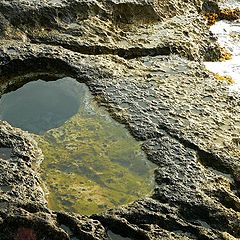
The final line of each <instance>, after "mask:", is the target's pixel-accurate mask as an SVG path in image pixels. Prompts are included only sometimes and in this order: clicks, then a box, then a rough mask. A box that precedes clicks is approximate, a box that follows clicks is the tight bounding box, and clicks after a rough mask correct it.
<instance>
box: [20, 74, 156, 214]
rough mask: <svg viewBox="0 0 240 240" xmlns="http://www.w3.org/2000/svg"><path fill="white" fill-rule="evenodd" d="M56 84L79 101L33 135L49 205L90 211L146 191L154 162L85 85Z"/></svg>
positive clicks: (128, 199) (114, 205) (122, 201)
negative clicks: (62, 117)
mask: <svg viewBox="0 0 240 240" xmlns="http://www.w3.org/2000/svg"><path fill="white" fill-rule="evenodd" d="M59 81H60V85H59V83H58V82H59ZM57 83H58V88H59V86H61V87H62V88H61V89H66V91H67V92H68V96H70V95H71V94H72V95H73V97H74V99H76V98H77V99H79V110H78V111H77V113H76V114H75V115H73V116H72V117H70V118H69V119H68V120H67V121H65V123H63V124H62V125H61V126H58V125H56V127H55V128H53V129H51V130H47V131H45V132H43V133H42V131H40V132H39V133H42V134H33V136H34V138H35V139H36V140H37V142H38V144H39V147H40V148H41V149H42V151H43V154H44V161H43V163H42V164H41V175H42V179H43V182H44V189H45V192H46V198H47V200H48V204H49V207H50V208H51V209H52V210H56V211H73V212H76V213H80V214H84V215H89V214H93V213H99V212H103V211H105V210H107V209H109V208H114V207H117V206H120V205H124V204H127V203H130V202H132V201H134V200H136V199H139V198H141V197H143V196H146V195H147V194H149V193H150V192H151V190H152V188H153V184H154V182H153V170H154V165H153V164H152V163H150V162H149V161H148V160H147V159H146V156H145V154H144V153H143V151H142V150H141V143H140V142H138V141H136V140H135V139H134V138H133V137H132V136H131V135H130V134H129V132H128V131H127V129H126V128H125V127H124V126H123V125H121V124H119V123H118V122H116V121H115V120H113V119H112V118H111V117H110V116H109V113H108V112H107V111H106V110H105V109H104V108H102V107H99V106H98V105H97V104H96V102H95V101H94V100H93V97H92V96H91V94H90V92H89V90H88V88H87V86H86V85H85V84H83V83H78V82H76V81H75V80H73V79H69V78H65V79H62V80H58V81H56V84H57ZM51 84H53V83H51ZM35 85H36V84H35ZM52 86H53V85H52ZM67 88H68V90H67ZM69 89H70V90H69ZM31 91H32V90H31ZM70 93H71V94H70ZM24 94H26V92H25V93H24ZM54 96H55V95H54ZM56 96H57V95H56ZM51 99H52V96H51ZM64 99H66V98H64ZM58 100H59V101H60V102H61V98H59V99H58ZM46 101H47V98H46ZM56 101H57V99H56ZM38 102H39V101H38ZM71 102H72V101H71ZM58 105H59V104H58ZM55 106H56V105H55ZM63 106H67V105H66V103H64V104H63ZM36 107H37V106H36ZM41 107H42V106H41ZM32 117H33V116H31V119H32ZM52 119H54V118H52ZM34 121H37V119H35V120H34ZM49 124H50V125H51V126H54V124H53V123H52V122H50V123H49ZM30 125H31V126H32V124H30ZM38 125H39V124H38ZM40 125H41V124H40ZM43 129H44V128H43ZM33 132H34V131H33Z"/></svg>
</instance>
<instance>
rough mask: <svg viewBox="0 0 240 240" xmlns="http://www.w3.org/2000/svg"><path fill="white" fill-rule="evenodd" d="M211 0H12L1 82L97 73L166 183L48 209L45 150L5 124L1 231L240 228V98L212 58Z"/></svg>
mask: <svg viewBox="0 0 240 240" xmlns="http://www.w3.org/2000/svg"><path fill="white" fill-rule="evenodd" d="M217 4H218V3H217V1H201V0H194V1H192V0H171V1H167V0H161V1H160V0H102V1H101V0H100V1H97V0H67V1H65V0H45V1H42V0H2V1H1V2H0V33H1V34H0V38H1V40H0V41H1V44H0V46H1V47H0V83H1V88H0V90H1V94H3V93H5V92H8V91H12V90H14V89H17V88H19V87H20V86H22V85H23V84H24V83H26V82H28V81H32V80H34V79H39V78H40V77H42V78H43V77H44V79H47V80H55V79H58V78H61V77H64V76H69V77H73V78H75V79H77V80H78V81H80V82H85V83H86V84H87V85H88V87H89V89H90V90H91V92H92V94H93V95H94V96H95V98H96V100H97V101H98V103H99V105H101V106H105V107H106V109H107V110H108V111H109V112H110V114H111V115H112V116H113V118H115V119H116V120H117V121H119V122H121V123H122V124H124V125H125V126H126V127H127V128H128V129H129V131H130V132H131V134H132V135H133V136H134V137H135V138H136V139H138V140H142V141H143V142H144V143H143V149H144V151H145V153H146V154H147V156H148V159H149V160H150V161H152V162H154V163H155V164H156V165H157V169H156V171H155V181H156V186H155V189H154V193H153V194H152V195H151V196H147V197H146V198H144V199H139V200H138V201H136V202H133V203H132V204H130V205H127V206H122V207H120V208H117V209H111V210H109V211H107V212H105V213H102V214H95V215H92V216H81V215H77V214H74V213H66V212H54V211H52V210H51V209H48V207H47V203H46V200H45V197H44V192H43V190H42V188H41V186H42V180H41V178H40V177H39V171H40V167H41V166H40V164H41V162H42V161H44V160H43V158H44V156H43V155H42V153H41V150H40V149H39V147H38V146H37V144H36V142H35V141H34V140H33V139H32V138H31V136H30V135H29V134H28V133H26V132H23V131H22V130H20V129H16V128H13V127H12V126H10V125H9V124H8V123H6V122H1V124H0V172H1V174H0V239H1V240H23V239H29V240H42V239H45V240H65V239H66V240H69V239H84V240H85V239H86V240H100V239H108V232H109V231H112V232H114V233H116V234H119V235H121V236H123V237H128V238H130V239H136V240H144V239H146V240H150V239H153V240H154V239H156V240H159V239H186V240H187V239H189V240H190V239H199V240H205V239H206V240H210V239H238V238H240V230H239V229H240V228H239V225H240V214H239V212H240V200H239V191H240V190H239V189H240V177H239V174H240V162H239V154H240V148H239V146H240V138H239V134H240V120H239V114H240V104H239V96H238V95H236V93H229V91H228V86H227V83H224V82H220V81H217V80H215V79H214V78H213V77H211V76H210V75H209V73H208V72H207V71H206V70H205V69H204V66H203V64H202V62H203V61H204V60H217V59H219V58H220V56H221V51H220V48H219V46H218V44H217V43H216V39H215V38H214V37H213V36H212V34H211V33H210V32H209V30H208V26H207V20H206V19H205V17H204V13H205V12H206V11H208V12H209V11H210V12H211V11H213V12H215V11H218V9H219V7H218V5H217Z"/></svg>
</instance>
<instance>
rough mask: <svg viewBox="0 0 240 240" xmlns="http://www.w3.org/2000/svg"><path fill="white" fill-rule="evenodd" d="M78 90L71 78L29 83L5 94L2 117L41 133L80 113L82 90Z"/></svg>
mask: <svg viewBox="0 0 240 240" xmlns="http://www.w3.org/2000/svg"><path fill="white" fill-rule="evenodd" d="M69 81H72V83H71V84H69ZM76 89H78V88H76V83H75V82H74V80H71V79H62V80H61V81H57V82H45V81H42V80H38V81H35V82H30V83H28V84H26V85H24V86H23V87H22V88H19V89H18V90H16V91H14V92H10V93H7V94H4V95H3V96H2V98H1V100H0V119H1V120H5V121H7V122H9V123H10V124H12V125H13V126H16V127H19V128H21V129H23V130H26V131H29V132H33V133H37V134H42V133H44V132H45V131H47V130H49V129H52V128H56V127H59V126H61V125H62V124H63V123H64V122H66V121H67V120H68V119H69V118H70V117H72V116H73V115H74V114H76V113H77V112H78V109H79V105H80V101H79V98H80V95H81V92H79V90H76Z"/></svg>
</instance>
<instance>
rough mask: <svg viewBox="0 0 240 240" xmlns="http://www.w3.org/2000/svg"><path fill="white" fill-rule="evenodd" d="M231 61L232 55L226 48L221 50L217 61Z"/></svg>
mask: <svg viewBox="0 0 240 240" xmlns="http://www.w3.org/2000/svg"><path fill="white" fill-rule="evenodd" d="M231 59H232V54H231V53H230V52H229V51H228V50H227V49H226V48H221V57H220V59H219V60H220V61H221V62H224V61H228V60H231Z"/></svg>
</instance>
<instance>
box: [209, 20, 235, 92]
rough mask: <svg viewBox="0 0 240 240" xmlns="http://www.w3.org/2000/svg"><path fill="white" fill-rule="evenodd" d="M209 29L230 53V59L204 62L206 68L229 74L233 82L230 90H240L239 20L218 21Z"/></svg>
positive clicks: (216, 72) (217, 72)
mask: <svg viewBox="0 0 240 240" xmlns="http://www.w3.org/2000/svg"><path fill="white" fill-rule="evenodd" d="M210 30H211V31H212V33H213V34H214V35H215V36H216V37H217V39H218V43H219V44H220V46H221V47H223V48H225V49H226V50H227V51H228V52H229V53H231V55H232V59H230V60H227V61H222V62H205V66H206V68H207V69H208V70H209V71H210V72H213V73H215V74H219V75H221V76H230V77H231V78H232V79H233V80H234V82H235V83H234V84H232V85H231V86H230V90H231V91H239V90H240V22H238V21H235V22H229V21H219V22H217V23H216V24H214V25H213V26H212V27H211V28H210Z"/></svg>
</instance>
